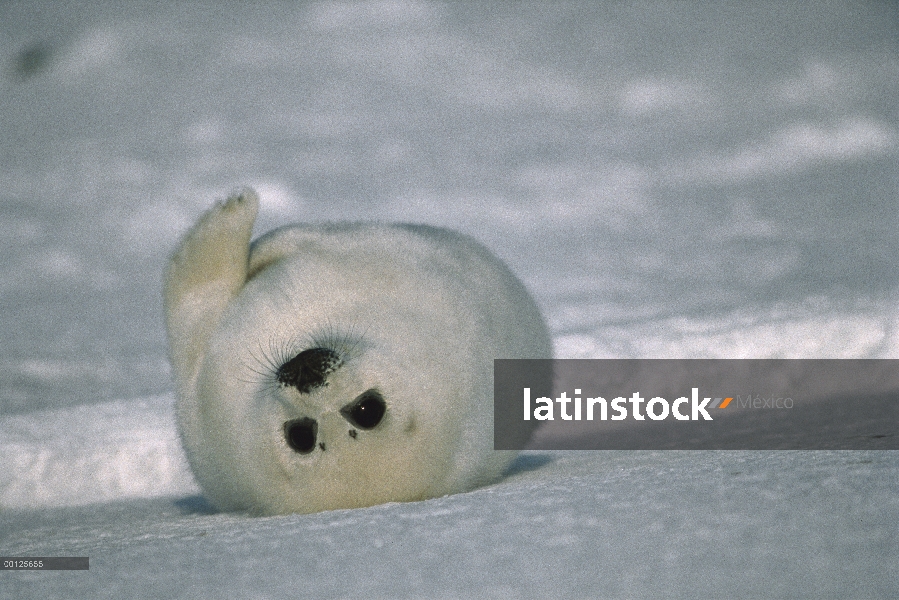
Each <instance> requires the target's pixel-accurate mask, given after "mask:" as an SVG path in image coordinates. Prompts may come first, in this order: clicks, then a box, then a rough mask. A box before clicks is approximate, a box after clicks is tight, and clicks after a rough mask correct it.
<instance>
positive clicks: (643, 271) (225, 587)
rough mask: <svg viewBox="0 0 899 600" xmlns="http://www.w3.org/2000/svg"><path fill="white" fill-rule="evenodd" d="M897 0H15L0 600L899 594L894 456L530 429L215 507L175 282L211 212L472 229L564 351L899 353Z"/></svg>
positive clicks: (4, 201) (1, 158)
mask: <svg viewBox="0 0 899 600" xmlns="http://www.w3.org/2000/svg"><path fill="white" fill-rule="evenodd" d="M897 33H899V13H897V9H896V7H895V6H894V5H893V4H891V3H880V4H878V3H864V4H859V3H853V2H836V1H833V2H816V3H814V5H813V6H810V5H808V4H796V5H792V4H789V3H752V2H742V3H734V4H714V5H712V4H709V3H703V2H695V3H664V2H661V3H633V4H631V3H552V4H549V3H533V4H524V5H520V4H518V3H514V4H495V3H478V4H476V3H449V4H437V3H429V2H417V1H410V2H400V1H383V2H372V3H364V4H357V3H352V2H322V3H308V4H305V3H303V4H300V3H289V2H283V3H278V2H269V3H252V5H245V4H241V3H229V4H227V5H225V4H221V3H220V4H217V5H215V6H212V5H202V4H191V3H170V5H167V6H161V5H159V4H158V3H151V2H131V3H119V2H100V3H85V4H69V3H50V2H37V3H35V2H32V3H6V4H5V5H4V6H3V7H2V8H0V61H4V62H3V64H0V114H2V115H3V117H2V119H0V239H2V240H3V256H4V260H3V261H2V262H0V339H2V344H0V465H2V467H0V555H6V556H42V555H43V556H54V555H57V556H58V555H74V556H78V555H81V556H85V555H86V556H90V559H91V569H90V571H81V572H41V571H17V572H11V571H5V572H0V598H22V597H40V596H42V595H43V596H50V597H58V596H61V595H62V596H66V597H73V598H75V597H116V598H128V597H145V596H150V597H226V598H231V597H234V598H274V597H283V596H285V595H291V596H304V595H316V596H320V597H347V596H362V597H372V598H378V597H425V596H426V597H433V598H442V597H447V598H449V597H506V598H518V597H559V598H577V597H631V598H632V597H690V598H692V597H750V598H751V597H766V598H770V597H810V598H880V597H882V598H889V597H896V596H899V575H897V572H896V569H895V565H896V564H897V562H899V527H897V524H899V494H897V491H899V459H897V455H896V453H895V452H891V451H852V452H830V451H827V452H735V451H726V452H676V451H666V452H605V451H604V452H599V451H597V452H589V451H584V452H545V451H533V452H526V453H523V454H522V455H521V456H520V457H519V459H518V461H517V462H516V463H515V466H514V468H513V470H512V471H511V472H510V474H509V476H508V477H506V478H505V479H503V480H502V481H500V482H498V483H496V484H494V485H491V486H488V487H485V488H482V489H479V490H475V491H473V492H470V493H466V494H458V495H454V496H449V497H445V498H437V499H434V500H428V501H425V502H417V503H409V504H388V505H383V506H376V507H371V508H367V509H360V510H352V511H334V512H328V513H320V514H314V515H303V516H285V517H272V518H264V519H259V518H251V517H247V516H244V515H239V514H216V513H214V512H213V511H211V509H210V508H209V506H208V505H207V504H205V502H204V501H203V500H202V497H201V496H200V495H199V494H200V491H199V489H198V488H197V486H196V484H195V483H194V482H193V479H192V477H191V475H190V473H189V470H188V469H187V466H186V462H185V460H184V457H183V454H182V452H181V449H180V446H179V444H178V440H177V433H176V428H175V424H174V419H173V408H172V407H173V402H174V400H173V395H172V389H171V388H172V386H171V380H170V372H169V367H168V364H167V360H166V349H165V343H164V337H163V330H162V324H161V300H160V280H161V274H162V268H163V265H164V261H165V259H166V256H167V255H168V253H169V252H171V250H172V248H173V246H174V244H175V243H176V241H177V239H178V237H179V236H180V235H181V233H182V232H183V231H185V229H186V228H187V227H188V226H189V225H190V223H191V222H192V220H193V219H194V218H196V216H197V215H199V213H200V212H201V211H202V210H203V209H204V208H205V207H206V206H208V205H209V204H210V203H211V202H213V201H214V200H216V199H219V198H221V197H224V196H225V195H226V194H227V193H229V192H230V191H232V190H233V189H234V188H236V187H238V186H242V185H252V186H255V187H256V189H257V190H258V191H259V192H260V195H261V196H262V202H263V207H262V212H261V216H260V222H259V224H258V225H257V229H256V231H257V233H261V232H264V231H266V230H267V229H269V228H271V227H273V226H276V225H278V224H283V223H285V222H289V221H292V220H309V221H327V220H338V219H350V220H356V219H378V220H404V221H413V222H426V223H430V224H434V225H444V226H450V227H453V228H456V229H459V230H462V231H464V232H466V233H469V234H472V235H474V236H475V237H477V238H479V239H480V240H482V241H483V242H484V243H486V244H487V245H488V246H489V247H491V248H492V249H493V250H494V251H496V252H497V253H498V254H499V255H500V256H501V257H503V258H504V259H505V260H506V261H508V262H509V264H510V265H511V266H512V268H513V270H515V271H516V273H518V274H519V275H520V276H521V278H522V279H523V280H524V281H525V282H526V284H527V285H528V286H529V287H530V289H531V290H532V291H533V292H534V294H535V297H536V298H537V300H538V302H539V304H540V305H541V307H542V308H543V310H544V312H545V315H546V317H547V319H548V322H549V324H550V327H551V329H552V332H553V335H554V342H555V348H556V353H557V355H558V356H560V357H566V358H582V357H597V358H599V357H616V358H654V357H656V358H657V357H664V358H680V357H684V358H686V357H723V358H739V357H752V358H763V357H785V358H786V357H801V358H863V357H864V358H867V357H872V358H886V357H892V358H899V261H897V260H896V257H897V255H899V235H897V234H896V232H897V230H899V210H897V196H899V169H897V158H899V113H897V103H896V98H897V97H899V55H897V52H896V48H897V46H896V41H897Z"/></svg>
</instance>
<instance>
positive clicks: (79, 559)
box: [0, 556, 90, 571]
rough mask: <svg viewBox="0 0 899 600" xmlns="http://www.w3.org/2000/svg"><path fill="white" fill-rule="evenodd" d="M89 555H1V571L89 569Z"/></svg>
mask: <svg viewBox="0 0 899 600" xmlns="http://www.w3.org/2000/svg"><path fill="white" fill-rule="evenodd" d="M89 569H90V559H89V558H88V557H87V556H0V571H22V570H34V571H87V570H89Z"/></svg>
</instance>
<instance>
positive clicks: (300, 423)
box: [284, 417, 318, 454]
mask: <svg viewBox="0 0 899 600" xmlns="http://www.w3.org/2000/svg"><path fill="white" fill-rule="evenodd" d="M317 435H318V423H316V422H315V419H310V418H309V417H303V418H302V419H296V420H295V421H288V422H286V423H284V438H285V439H286V440H287V445H288V446H290V447H291V448H293V450H294V451H296V452H299V453H300V454H309V453H310V452H312V451H313V450H315V438H316V436H317Z"/></svg>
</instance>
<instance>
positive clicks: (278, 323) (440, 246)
mask: <svg viewBox="0 0 899 600" xmlns="http://www.w3.org/2000/svg"><path fill="white" fill-rule="evenodd" d="M256 208H257V204H256V198H255V195H253V194H252V193H251V192H246V193H244V194H243V195H240V196H235V197H233V198H231V199H229V200H228V201H227V202H225V203H222V204H219V205H217V206H215V207H214V208H213V209H211V210H210V211H209V212H207V213H206V214H205V215H204V216H203V217H202V218H201V219H200V220H199V222H198V223H197V225H196V226H195V227H194V229H193V230H192V231H191V232H190V233H189V234H188V235H187V236H186V238H185V239H184V241H183V242H182V244H181V247H180V248H179V250H178V251H177V252H176V254H175V255H174V257H173V258H172V260H171V263H170V265H169V269H168V272H167V274H166V285H165V303H166V325H167V330H168V336H169V343H170V350H171V359H172V366H173V369H174V371H175V381H176V384H177V387H178V404H177V410H178V423H179V427H180V430H181V437H182V441H183V444H184V447H185V450H186V452H187V457H188V460H189V462H190V464H191V467H192V469H193V471H194V474H195V476H196V478H197V480H198V482H199V483H200V485H201V486H202V488H203V490H204V491H205V493H206V495H207V496H208V497H209V499H210V500H211V501H212V502H213V503H214V504H215V505H216V506H217V507H219V508H221V509H225V510H248V511H251V512H254V513H260V514H278V513H290V512H315V511H321V510H329V509H336V508H353V507H362V506H370V505H374V504H379V503H383V502H390V501H408V500H420V499H425V498H431V497H435V496H440V495H444V494H448V493H453V492H458V491H463V490H467V489H471V488H472V487H474V486H476V485H479V484H482V483H486V482H488V481H490V480H492V479H495V478H496V477H498V476H499V474H500V473H501V472H502V471H503V469H504V468H505V467H506V465H507V464H508V463H509V461H510V460H511V458H512V457H513V456H514V454H513V453H502V452H496V451H494V450H493V447H492V446H493V438H492V434H493V421H492V401H491V394H492V374H493V373H492V369H493V359H494V358H497V357H505V358H515V357H530V358H541V357H549V356H550V355H551V350H550V342H549V336H548V334H547V332H546V328H545V325H544V324H543V321H542V319H541V317H540V315H539V311H538V310H537V308H536V306H535V305H534V303H533V301H532V300H531V299H530V297H529V296H528V295H527V293H526V291H525V290H524V288H523V286H521V284H520V283H519V282H518V281H517V280H516V279H515V278H514V276H512V275H511V273H509V272H508V270H507V269H506V268H505V267H504V266H503V265H502V263H500V262H499V261H498V260H497V259H495V258H494V257H493V256H492V255H490V253H489V252H487V251H486V250H485V249H484V248H483V247H481V246H479V245H478V244H476V243H475V242H473V241H472V240H470V239H468V238H465V237H464V236H459V235H458V234H454V233H452V232H448V231H445V230H435V229H431V228H426V227H414V226H402V225H400V226H396V225H377V224H343V225H326V226H312V225H307V226H295V227H290V228H285V229H283V230H277V231H275V232H272V233H271V234H269V235H267V236H264V237H263V238H262V239H261V240H259V241H258V242H256V243H255V244H253V246H252V247H251V246H250V243H249V238H250V232H251V230H252V225H253V221H254V218H255V212H256ZM524 426H525V427H528V426H529V424H525V425H524Z"/></svg>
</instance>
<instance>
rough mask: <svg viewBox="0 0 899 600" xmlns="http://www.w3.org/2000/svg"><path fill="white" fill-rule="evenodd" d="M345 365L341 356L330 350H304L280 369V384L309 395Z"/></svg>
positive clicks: (278, 374)
mask: <svg viewBox="0 0 899 600" xmlns="http://www.w3.org/2000/svg"><path fill="white" fill-rule="evenodd" d="M342 364H343V359H342V358H341V356H340V354H338V353H337V352H335V351H334V350H331V349H330V348H310V349H308V350H303V351H302V352H300V353H299V354H297V355H296V356H294V357H293V358H291V359H290V360H289V361H287V362H286V363H284V364H283V365H281V366H280V367H279V368H278V372H277V374H276V375H277V377H278V383H280V384H281V385H290V386H293V387H295V388H297V390H299V392H300V393H301V394H308V393H309V392H311V391H312V390H314V389H315V388H318V387H321V386H323V385H325V384H326V383H327V378H328V375H330V374H331V373H333V372H334V371H336V370H337V369H338V368H339V367H340V365H342Z"/></svg>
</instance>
